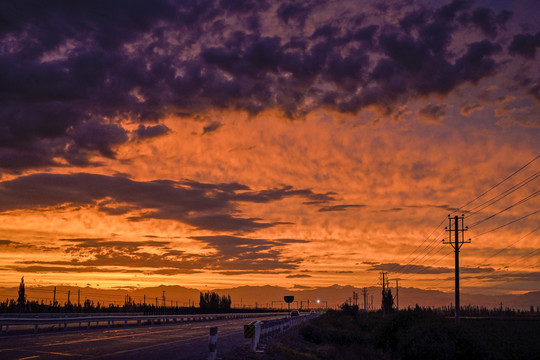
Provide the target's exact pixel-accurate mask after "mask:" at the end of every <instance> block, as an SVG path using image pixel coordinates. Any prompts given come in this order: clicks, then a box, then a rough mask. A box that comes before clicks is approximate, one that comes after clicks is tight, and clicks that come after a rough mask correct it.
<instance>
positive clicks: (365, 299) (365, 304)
mask: <svg viewBox="0 0 540 360" xmlns="http://www.w3.org/2000/svg"><path fill="white" fill-rule="evenodd" d="M362 295H364V311H367V310H368V304H367V296H368V291H367V288H366V287H365V288H363V289H362Z"/></svg>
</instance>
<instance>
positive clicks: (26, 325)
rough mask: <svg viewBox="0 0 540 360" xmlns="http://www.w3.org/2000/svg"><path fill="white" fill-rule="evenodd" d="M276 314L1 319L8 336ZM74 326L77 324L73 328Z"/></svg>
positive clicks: (1, 332)
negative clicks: (14, 331) (15, 331)
mask: <svg viewBox="0 0 540 360" xmlns="http://www.w3.org/2000/svg"><path fill="white" fill-rule="evenodd" d="M275 315H276V314H275V313H259V314H258V313H241V314H234V313H233V314H201V315H129V316H127V315H99V316H84V317H50V318H18V317H3V318H2V317H0V335H1V334H6V335H7V334H8V333H9V331H10V330H12V328H14V327H15V328H18V329H26V330H29V331H31V329H33V330H34V333H35V334H36V333H38V329H39V326H49V327H51V326H58V329H62V330H67V329H68V325H71V326H69V329H90V327H91V326H92V325H93V326H96V327H99V326H100V324H101V326H106V327H111V326H115V325H121V326H128V325H136V326H141V325H142V324H150V325H155V324H166V323H171V322H173V323H177V322H194V321H211V320H222V319H241V318H250V317H251V318H253V317H264V316H275ZM73 324H76V325H75V326H73Z"/></svg>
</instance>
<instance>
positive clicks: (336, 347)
mask: <svg viewBox="0 0 540 360" xmlns="http://www.w3.org/2000/svg"><path fill="white" fill-rule="evenodd" d="M244 350H245V349H243V351H239V352H237V353H236V354H234V355H231V356H228V357H225V358H224V359H227V360H233V359H234V360H239V359H261V360H269V359H276V360H280V359H283V360H285V359H306V360H307V359H310V360H319V359H320V360H323V359H358V360H361V359H407V360H409V359H411V360H412V359H416V360H418V359H441V360H444V359H540V318H538V317H530V316H521V317H516V316H513V317H504V316H501V317H493V318H470V319H469V318H466V319H462V321H461V324H460V325H459V326H458V325H456V324H455V322H454V320H453V319H450V318H446V317H444V316H442V315H439V314H436V313H434V312H432V311H429V310H422V309H415V310H408V311H400V312H399V313H394V314H391V315H388V316H386V317H382V316H381V315H380V314H374V313H370V314H368V315H366V314H364V313H361V312H352V311H328V312H327V313H326V314H324V315H322V316H320V317H318V318H316V319H314V320H312V321H310V322H309V323H306V324H304V325H301V326H299V327H298V328H297V329H294V330H292V331H291V332H288V333H285V334H283V335H281V336H280V337H279V338H276V339H274V340H272V341H270V343H269V344H268V345H267V346H266V349H265V352H264V353H257V354H254V353H249V352H248V351H247V350H245V351H244Z"/></svg>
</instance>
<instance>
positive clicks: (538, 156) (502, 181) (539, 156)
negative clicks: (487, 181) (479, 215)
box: [454, 154, 540, 212]
mask: <svg viewBox="0 0 540 360" xmlns="http://www.w3.org/2000/svg"><path fill="white" fill-rule="evenodd" d="M538 158H540V154H539V155H537V156H536V157H535V158H534V159H532V160H531V161H529V162H528V163H526V164H525V165H523V166H522V167H520V168H519V169H517V170H516V171H514V172H513V173H512V174H510V175H508V176H507V177H505V178H504V179H503V180H501V181H500V182H498V183H497V184H495V185H493V186H492V187H491V188H489V189H488V190H486V191H484V192H483V193H482V194H480V195H478V196H477V197H475V198H474V199H472V200H471V201H469V202H468V203H466V204H465V205H463V206H461V207H460V208H459V209H458V210H456V211H454V212H459V211H460V210H461V209H463V208H465V207H466V206H468V205H470V204H472V203H473V202H475V201H476V200H478V199H480V198H481V197H482V196H484V195H486V194H487V193H488V192H490V191H491V190H493V189H495V188H496V187H498V186H499V185H501V184H502V183H504V182H505V181H507V180H508V179H510V178H511V177H512V176H514V175H516V174H517V173H519V172H520V171H521V170H523V169H525V168H526V167H527V166H529V165H530V164H532V163H533V162H535V161H536V160H538Z"/></svg>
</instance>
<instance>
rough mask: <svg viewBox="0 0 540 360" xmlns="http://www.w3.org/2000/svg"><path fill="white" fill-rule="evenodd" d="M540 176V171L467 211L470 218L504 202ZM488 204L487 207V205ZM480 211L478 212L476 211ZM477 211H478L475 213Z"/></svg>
mask: <svg viewBox="0 0 540 360" xmlns="http://www.w3.org/2000/svg"><path fill="white" fill-rule="evenodd" d="M539 176H540V171H539V172H537V173H535V174H533V175H531V176H529V177H528V178H526V179H525V180H522V181H521V182H519V183H518V184H516V185H514V186H512V187H510V188H508V189H506V190H505V191H503V192H502V193H500V194H498V195H496V196H494V197H492V198H491V199H489V200H487V201H485V202H483V203H482V204H480V205H477V206H475V207H474V208H472V209H469V210H467V212H468V213H469V217H472V216H474V215H476V214H477V213H479V212H480V211H482V210H484V209H486V208H488V207H490V206H491V205H493V204H495V203H497V202H498V201H499V200H502V199H504V198H505V197H507V196H508V195H510V194H512V193H514V192H515V191H517V190H519V189H521V188H522V187H524V186H525V185H527V184H528V183H530V182H531V181H533V180H535V179H536V178H538V177H539ZM486 204H487V205H486ZM483 205H486V206H484V207H483V208H481V209H478V208H479V207H481V206H483ZM476 209H478V210H476ZM475 210H476V211H475Z"/></svg>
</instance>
